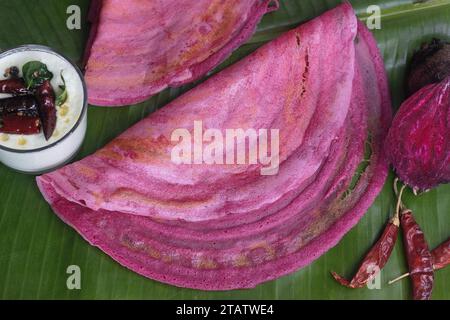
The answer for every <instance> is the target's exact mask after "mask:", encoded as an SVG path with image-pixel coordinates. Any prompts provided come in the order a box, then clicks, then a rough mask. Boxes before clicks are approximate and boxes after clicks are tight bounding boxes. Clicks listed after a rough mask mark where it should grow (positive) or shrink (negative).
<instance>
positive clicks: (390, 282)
mask: <svg viewBox="0 0 450 320" xmlns="http://www.w3.org/2000/svg"><path fill="white" fill-rule="evenodd" d="M408 276H409V272H408V273H405V274H402V275H401V276H400V277H397V278H395V279H393V280H391V281H389V282H388V284H393V283H395V282H397V281H399V280H402V279H404V278H406V277H408Z"/></svg>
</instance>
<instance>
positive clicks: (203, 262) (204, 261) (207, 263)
mask: <svg viewBox="0 0 450 320" xmlns="http://www.w3.org/2000/svg"><path fill="white" fill-rule="evenodd" d="M194 267H196V268H198V269H206V270H212V269H217V263H216V262H215V261H214V260H212V259H210V258H207V257H201V258H200V261H198V262H197V263H196V265H195V266H194Z"/></svg>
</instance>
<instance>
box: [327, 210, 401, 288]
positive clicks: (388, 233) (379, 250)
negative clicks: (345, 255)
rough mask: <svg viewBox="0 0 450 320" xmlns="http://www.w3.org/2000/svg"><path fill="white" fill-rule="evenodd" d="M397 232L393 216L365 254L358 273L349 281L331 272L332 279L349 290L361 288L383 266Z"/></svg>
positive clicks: (397, 224) (396, 224) (396, 218)
mask: <svg viewBox="0 0 450 320" xmlns="http://www.w3.org/2000/svg"><path fill="white" fill-rule="evenodd" d="M398 230H399V220H398V217H397V216H394V217H393V218H392V219H391V220H390V221H389V223H388V225H387V226H386V228H385V229H384V231H383V234H382V235H381V237H380V239H378V241H377V242H376V243H375V245H374V246H373V247H372V249H371V250H370V251H369V252H368V253H367V255H366V256H365V258H364V260H363V262H362V263H361V266H360V267H359V269H358V272H357V273H356V274H355V276H354V277H353V278H352V280H351V281H348V280H347V279H344V278H342V277H341V276H340V275H338V274H337V273H336V272H332V273H331V274H332V275H333V277H334V279H336V281H338V282H339V283H340V284H341V285H343V286H346V287H349V288H362V287H364V286H365V285H366V284H367V282H368V281H370V280H371V279H372V278H373V277H374V276H375V275H376V274H377V273H378V272H380V270H381V269H382V268H383V267H384V266H385V264H386V262H387V261H388V259H389V257H390V256H391V253H392V250H393V249H394V245H395V241H396V240H397V236H398Z"/></svg>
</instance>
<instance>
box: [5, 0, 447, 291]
mask: <svg viewBox="0 0 450 320" xmlns="http://www.w3.org/2000/svg"><path fill="white" fill-rule="evenodd" d="M340 2H341V1H340V0H282V1H281V6H280V9H279V10H278V11H277V12H274V13H271V14H268V15H267V16H265V17H264V18H263V20H262V21H261V23H260V25H259V27H258V31H257V33H256V34H255V35H254V36H253V38H252V39H251V40H250V41H248V43H246V44H245V45H243V46H242V47H241V48H240V49H238V50H237V51H236V52H235V53H233V55H232V56H231V57H230V58H229V59H228V60H227V61H226V62H224V63H223V64H222V65H221V66H220V67H218V68H217V70H220V69H221V68H224V67H225V66H227V65H229V64H231V63H233V62H234V61H236V60H238V59H241V58H242V57H243V56H245V55H247V54H249V53H250V52H252V51H253V50H255V49H256V48H257V47H259V46H260V45H262V44H263V43H265V42H267V41H269V40H271V39H273V38H274V37H276V36H277V35H279V34H281V33H282V32H283V31H285V30H288V29H290V28H293V27H295V26H297V25H298V24H299V23H301V22H304V21H306V20H309V19H311V18H314V17H315V16H318V15H319V14H321V13H323V12H324V11H325V10H327V9H329V8H332V7H334V6H336V5H337V4H338V3H340ZM351 3H352V4H353V5H354V7H355V10H356V11H357V13H358V16H359V17H360V18H361V19H363V20H364V19H367V18H368V14H367V12H366V10H367V7H368V6H369V5H379V6H380V7H381V8H382V20H381V23H382V25H381V29H380V30H374V34H375V36H376V38H377V40H378V42H379V46H380V48H381V50H382V51H383V54H384V59H385V63H386V68H387V70H388V72H389V80H390V86H391V90H392V96H393V101H394V106H395V108H398V106H399V105H400V103H401V102H402V101H403V100H404V98H405V95H404V79H405V71H406V69H407V65H408V61H409V59H410V57H411V55H412V53H413V52H414V50H415V49H417V48H418V47H419V46H420V44H421V43H422V42H424V41H428V40H430V39H431V38H432V37H440V38H445V39H447V40H450V0H430V1H413V0H369V1H366V0H354V1H351ZM72 4H76V5H78V6H79V7H80V9H81V14H82V28H81V30H68V29H67V27H66V19H67V18H68V16H69V15H68V14H67V13H66V10H67V7H68V6H69V5H72ZM88 8H89V1H88V0H33V1H30V0H14V1H11V0H0V49H1V50H4V49H7V48H10V47H14V46H18V45H21V44H28V43H37V44H44V45H48V46H51V47H53V48H55V49H57V50H59V51H61V52H63V53H65V54H66V55H67V56H69V57H70V58H71V59H73V60H74V61H76V62H78V63H79V62H80V61H81V58H82V55H83V50H84V45H85V42H86V39H87V36H88V32H89V27H88V24H87V12H88ZM217 70H216V71H217ZM193 86H195V84H191V85H188V86H184V87H182V88H178V89H170V90H166V91H164V92H162V93H161V94H159V95H157V96H155V97H153V98H152V99H150V100H148V101H146V102H144V103H141V104H139V105H135V106H129V107H124V108H115V109H108V108H98V107H90V109H89V113H88V119H89V124H88V126H89V127H88V134H87V138H86V141H85V143H84V145H83V148H82V150H81V152H80V154H79V155H78V159H81V158H82V157H85V156H86V155H89V154H91V153H93V152H94V151H96V150H97V149H99V148H100V147H102V146H103V145H105V144H106V143H107V142H108V141H110V140H111V139H113V138H114V137H115V136H117V135H118V134H119V133H121V132H123V131H124V130H125V129H126V128H128V127H130V126H131V125H132V124H133V123H136V122H137V121H138V120H140V119H141V118H143V117H145V116H146V115H147V114H149V113H151V112H152V111H154V110H156V109H157V108H160V107H162V106H164V105H165V104H167V103H168V102H169V101H170V100H172V99H174V98H176V97H177V96H179V95H180V94H181V93H183V92H185V91H186V90H189V89H190V88H192V87H193ZM392 183H393V176H392V175H391V177H390V178H389V179H388V181H387V182H386V185H385V188H384V190H383V192H382V193H381V194H380V195H379V197H378V198H377V200H376V202H375V203H374V205H373V206H372V207H371V208H370V210H369V211H368V212H367V214H366V215H365V216H364V218H363V219H362V220H361V221H360V223H359V224H358V225H357V226H356V227H355V228H353V229H352V230H351V231H350V232H349V233H348V234H347V235H346V236H345V237H344V238H343V239H342V241H341V242H340V243H339V245H337V246H336V247H335V248H333V249H331V250H330V251H329V252H328V253H327V254H325V255H323V256H322V257H321V258H320V259H318V260H317V261H315V262H314V263H313V264H311V265H310V266H308V267H306V268H303V269H302V270H299V271H297V272H295V273H293V274H291V275H288V276H285V277H282V278H280V279H278V280H276V281H271V282H268V283H265V284H262V285H259V286H258V287H256V288H254V289H251V290H236V291H228V292H202V291H197V290H190V289H181V288H176V287H172V286H168V285H165V284H161V283H158V282H155V281H152V280H149V279H146V278H144V277H141V276H139V275H137V274H135V273H133V272H131V271H129V270H127V269H125V268H123V267H121V266H120V265H119V264H117V263H116V262H114V261H113V260H111V258H109V257H108V256H107V255H105V254H104V253H102V252H101V251H100V250H98V249H96V248H94V247H91V246H90V245H88V244H87V242H85V241H84V240H83V239H82V238H81V237H80V236H79V235H78V234H77V233H76V232H75V231H74V230H72V229H71V228H70V227H68V226H67V225H65V224H64V223H63V222H62V221H61V220H59V219H58V218H57V217H56V215H55V214H53V212H52V211H51V209H50V208H49V206H48V205H47V203H46V202H45V201H44V199H43V198H42V196H41V194H40V193H39V191H38V189H37V187H36V184H35V182H34V177H32V176H27V175H23V174H19V173H16V172H13V171H12V170H10V169H8V168H6V167H4V166H3V165H0V298H1V299H91V298H95V299H111V298H120V299H243V298H245V299H247V298H248V299H278V298H279V299H409V298H410V296H411V293H410V292H411V287H410V283H409V281H408V279H405V280H403V281H399V282H397V283H395V284H393V285H388V284H387V281H388V280H389V279H392V278H394V277H396V276H398V275H400V274H402V273H403V272H406V271H407V267H406V264H405V259H404V253H403V247H402V244H401V242H400V241H399V242H398V243H397V245H396V247H395V250H394V252H393V255H392V257H391V259H390V261H389V262H388V264H387V266H386V267H385V269H383V271H382V273H381V283H380V288H375V289H367V288H364V289H357V290H352V289H347V288H344V287H341V286H340V285H338V284H337V283H336V282H335V281H334V280H333V279H332V278H331V276H330V271H331V270H334V271H337V272H339V273H341V274H343V275H344V276H348V277H350V276H351V275H352V274H353V272H355V270H356V268H357V267H358V264H359V262H360V260H361V258H362V257H363V256H364V253H365V252H366V251H367V250H368V249H369V248H370V247H371V245H372V244H373V242H374V241H375V240H376V239H377V237H378V236H379V235H380V232H381V230H382V229H383V227H384V225H385V223H386V221H387V219H388V217H389V216H390V215H392V213H393V208H394V201H395V200H394V195H393V192H392V187H391V186H392ZM405 202H406V203H407V204H408V206H409V207H411V208H412V209H413V210H414V212H415V213H416V216H417V220H418V222H419V223H420V225H421V226H422V228H423V229H424V232H425V234H426V237H427V239H428V241H429V244H430V246H431V247H432V248H433V247H435V246H437V245H438V244H439V243H441V242H442V241H444V240H446V239H447V238H448V236H449V233H450V212H449V211H450V210H449V208H450V185H445V186H440V187H439V188H437V189H435V190H433V191H430V192H428V193H426V194H423V195H420V196H418V197H415V196H413V195H412V194H411V193H409V192H408V193H407V194H406V197H405ZM69 265H78V266H79V267H80V268H81V290H68V289H67V286H66V280H67V277H68V274H67V273H66V270H67V267H68V266H69ZM449 283H450V268H447V269H443V270H440V271H438V272H437V273H436V284H435V288H434V292H433V298H434V299H449V298H450V290H449V288H448V284H449Z"/></svg>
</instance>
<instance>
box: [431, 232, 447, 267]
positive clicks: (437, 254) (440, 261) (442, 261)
mask: <svg viewBox="0 0 450 320" xmlns="http://www.w3.org/2000/svg"><path fill="white" fill-rule="evenodd" d="M431 256H432V258H433V268H434V270H439V269H442V268H445V267H446V266H448V265H449V264H450V238H449V239H447V241H445V242H444V243H442V244H441V245H439V246H438V247H437V248H434V249H433V251H431Z"/></svg>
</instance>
